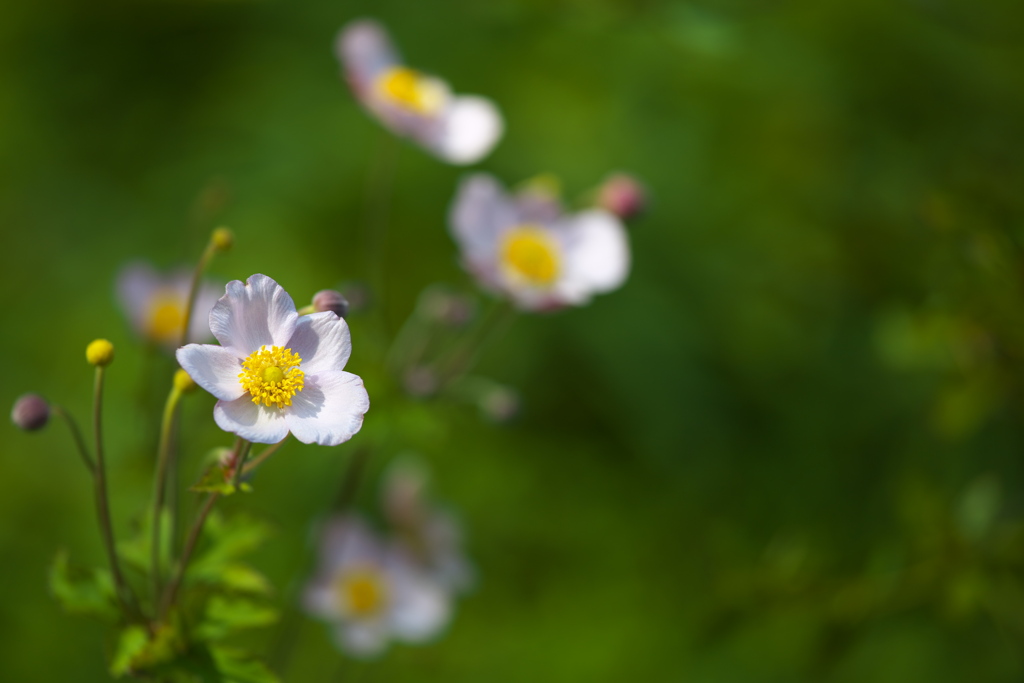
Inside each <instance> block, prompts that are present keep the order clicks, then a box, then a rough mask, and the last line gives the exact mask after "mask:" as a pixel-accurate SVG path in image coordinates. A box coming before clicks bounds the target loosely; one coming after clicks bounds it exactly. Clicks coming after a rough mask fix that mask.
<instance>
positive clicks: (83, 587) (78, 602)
mask: <svg viewBox="0 0 1024 683" xmlns="http://www.w3.org/2000/svg"><path fill="white" fill-rule="evenodd" d="M50 591H51V592H52V593H53V596H54V597H55V598H56V599H57V601H58V602H60V604H61V605H62V606H63V607H64V609H65V610H67V611H68V612H71V613H73V614H88V615H92V616H97V617H100V618H103V619H107V620H110V621H114V620H116V619H117V617H118V608H117V595H116V593H115V592H114V581H113V579H112V578H111V576H110V572H109V571H107V570H105V569H80V568H76V567H71V566H70V565H69V564H68V555H67V553H66V552H61V553H59V554H58V555H57V557H56V558H55V559H54V561H53V565H52V566H51V567H50Z"/></svg>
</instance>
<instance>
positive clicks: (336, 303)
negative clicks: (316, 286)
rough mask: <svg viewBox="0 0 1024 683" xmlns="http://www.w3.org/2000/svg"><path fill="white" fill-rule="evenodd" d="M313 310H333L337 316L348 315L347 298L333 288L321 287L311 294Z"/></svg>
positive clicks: (318, 311)
mask: <svg viewBox="0 0 1024 683" xmlns="http://www.w3.org/2000/svg"><path fill="white" fill-rule="evenodd" d="M313 310H314V311H316V312H317V313H322V312H324V311H334V313H335V314H336V315H337V316H338V317H339V318H344V317H345V316H347V315H348V299H346V298H345V297H343V296H342V295H341V292H336V291H335V290H333V289H321V290H320V291H319V292H317V293H316V294H314V295H313Z"/></svg>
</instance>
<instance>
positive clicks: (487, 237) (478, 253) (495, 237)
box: [449, 173, 518, 284]
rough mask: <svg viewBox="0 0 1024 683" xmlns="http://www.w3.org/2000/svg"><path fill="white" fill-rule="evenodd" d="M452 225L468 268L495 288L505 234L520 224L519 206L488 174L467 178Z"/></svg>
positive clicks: (454, 206)
mask: <svg viewBox="0 0 1024 683" xmlns="http://www.w3.org/2000/svg"><path fill="white" fill-rule="evenodd" d="M449 223H450V227H451V232H452V236H453V237H454V238H455V241H456V242H457V243H458V245H459V249H460V250H461V251H462V258H463V261H464V263H465V265H466V267H467V268H468V269H469V270H470V271H472V272H473V274H474V275H476V276H477V277H480V278H482V279H483V280H484V281H485V282H486V283H491V284H493V283H494V282H495V280H496V279H497V277H498V273H497V260H498V243H499V239H500V237H501V233H502V232H503V231H504V230H506V229H508V228H511V227H512V226H514V225H516V223H518V213H517V211H516V208H515V205H514V203H513V202H512V200H511V199H510V198H509V197H508V195H506V194H505V190H504V189H503V188H502V187H501V184H500V183H498V181H497V180H495V179H494V178H493V177H492V176H490V175H487V174H486V173H474V174H473V175H471V176H468V177H466V178H465V179H464V180H463V181H462V182H461V183H459V189H458V191H457V192H456V194H455V200H454V201H453V202H452V207H451V209H450V211H449Z"/></svg>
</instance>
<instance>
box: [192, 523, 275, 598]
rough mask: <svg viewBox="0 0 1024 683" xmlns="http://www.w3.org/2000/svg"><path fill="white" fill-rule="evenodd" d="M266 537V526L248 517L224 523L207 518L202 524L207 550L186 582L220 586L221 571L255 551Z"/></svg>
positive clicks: (195, 562) (199, 558)
mask: <svg viewBox="0 0 1024 683" xmlns="http://www.w3.org/2000/svg"><path fill="white" fill-rule="evenodd" d="M269 535H270V526H269V525H267V524H265V523H263V522H259V521H257V520H254V519H252V518H250V517H245V516H243V515H239V516H236V517H233V518H231V519H230V520H225V519H224V518H223V517H221V516H220V515H211V516H210V519H209V520H207V523H206V536H207V543H208V548H207V550H206V551H205V552H204V553H203V554H202V555H200V556H199V557H198V558H196V560H195V561H194V562H193V564H192V566H191V567H190V569H189V576H190V579H199V580H202V581H207V582H209V581H213V582H215V583H221V582H222V581H223V577H222V574H223V572H224V570H225V568H227V567H230V566H235V565H238V564H239V563H238V562H237V558H239V557H240V556H242V555H245V554H246V553H249V552H252V551H253V550H255V549H256V548H258V547H259V546H260V545H262V544H263V542H264V541H265V540H266V539H267V537H268V536H269Z"/></svg>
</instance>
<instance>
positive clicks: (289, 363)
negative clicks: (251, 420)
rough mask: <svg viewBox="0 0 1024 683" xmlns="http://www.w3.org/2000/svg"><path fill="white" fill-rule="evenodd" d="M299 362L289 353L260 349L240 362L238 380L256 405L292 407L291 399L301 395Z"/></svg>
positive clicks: (296, 355)
mask: <svg viewBox="0 0 1024 683" xmlns="http://www.w3.org/2000/svg"><path fill="white" fill-rule="evenodd" d="M301 362H302V359H301V358H299V356H298V354H296V353H293V352H292V350H291V349H283V348H281V347H280V346H271V347H269V348H268V347H266V346H263V347H261V348H260V350H259V351H253V352H252V353H251V354H249V357H248V358H246V359H245V360H244V361H243V362H242V368H243V370H242V372H240V373H239V374H238V379H239V380H240V381H241V382H242V386H243V387H245V390H246V391H248V392H249V395H250V396H252V402H253V403H255V404H256V405H259V404H261V403H262V404H263V405H265V406H277V407H278V408H284V407H285V406H290V405H291V404H292V396H294V395H295V394H297V393H299V392H300V391H302V386H303V382H304V380H303V377H304V375H303V373H302V370H300V369H299V363H301Z"/></svg>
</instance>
